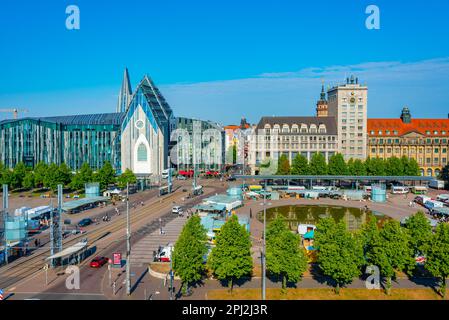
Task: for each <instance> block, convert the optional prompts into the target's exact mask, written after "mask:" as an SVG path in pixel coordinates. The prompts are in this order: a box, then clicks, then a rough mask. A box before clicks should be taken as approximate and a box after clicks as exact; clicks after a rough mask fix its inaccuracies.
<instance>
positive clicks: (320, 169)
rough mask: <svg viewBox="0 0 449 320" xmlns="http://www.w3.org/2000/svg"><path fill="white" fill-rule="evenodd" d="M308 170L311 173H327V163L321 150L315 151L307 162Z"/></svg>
mask: <svg viewBox="0 0 449 320" xmlns="http://www.w3.org/2000/svg"><path fill="white" fill-rule="evenodd" d="M309 171H310V174H311V175H315V176H318V175H326V174H327V164H326V159H325V158H324V156H323V154H322V153H321V152H316V153H315V154H314V155H313V156H312V159H311V160H310V164H309Z"/></svg>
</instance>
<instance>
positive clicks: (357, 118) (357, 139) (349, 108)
mask: <svg viewBox="0 0 449 320" xmlns="http://www.w3.org/2000/svg"><path fill="white" fill-rule="evenodd" d="M327 95H328V110H329V116H333V117H335V119H336V121H337V130H338V152H340V153H341V154H343V156H344V158H345V160H349V159H350V158H353V159H365V158H366V155H367V152H366V145H367V114H368V112H367V109H368V87H367V86H364V85H361V84H360V83H359V80H358V78H354V76H353V75H352V76H351V77H350V78H347V79H346V83H345V84H343V85H337V86H334V87H332V88H330V89H329V90H328V91H327Z"/></svg>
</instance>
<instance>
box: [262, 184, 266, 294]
mask: <svg viewBox="0 0 449 320" xmlns="http://www.w3.org/2000/svg"><path fill="white" fill-rule="evenodd" d="M266 198H267V182H266V180H265V188H264V191H263V259H262V300H265V297H266V296H265V295H266V282H265V273H266V271H265V270H266V250H267V247H266V242H265V241H266V224H267V204H266Z"/></svg>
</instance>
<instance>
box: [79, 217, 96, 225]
mask: <svg viewBox="0 0 449 320" xmlns="http://www.w3.org/2000/svg"><path fill="white" fill-rule="evenodd" d="M92 223H94V222H93V221H92V219H91V218H85V219H83V220H81V221H80V222H78V227H87V226H88V225H91V224H92Z"/></svg>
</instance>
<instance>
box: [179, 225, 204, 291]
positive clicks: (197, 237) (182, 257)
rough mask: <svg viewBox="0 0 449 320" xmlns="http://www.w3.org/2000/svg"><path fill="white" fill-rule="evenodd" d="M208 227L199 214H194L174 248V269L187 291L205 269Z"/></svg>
mask: <svg viewBox="0 0 449 320" xmlns="http://www.w3.org/2000/svg"><path fill="white" fill-rule="evenodd" d="M206 243H207V235H206V229H205V228H204V227H203V226H202V225H201V219H200V217H199V216H193V217H192V218H190V219H189V220H188V221H187V223H186V224H185V225H184V227H183V229H182V231H181V234H180V236H179V238H178V241H177V242H176V244H175V248H174V250H173V256H172V258H173V270H174V272H175V274H176V275H178V276H179V277H180V278H181V280H182V283H183V291H184V292H187V291H188V288H189V284H190V283H192V282H195V281H198V280H200V279H201V277H202V275H203V273H204V271H205V264H204V256H205V255H206V254H207V245H206Z"/></svg>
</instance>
